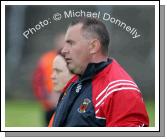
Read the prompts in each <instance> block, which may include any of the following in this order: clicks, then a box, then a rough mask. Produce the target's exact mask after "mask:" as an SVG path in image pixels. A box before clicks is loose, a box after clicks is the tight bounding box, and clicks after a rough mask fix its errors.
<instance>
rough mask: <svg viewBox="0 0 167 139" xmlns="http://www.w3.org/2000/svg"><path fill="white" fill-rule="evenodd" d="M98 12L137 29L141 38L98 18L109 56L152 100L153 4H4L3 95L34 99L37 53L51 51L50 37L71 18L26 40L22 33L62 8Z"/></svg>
mask: <svg viewBox="0 0 167 139" xmlns="http://www.w3.org/2000/svg"><path fill="white" fill-rule="evenodd" d="M70 9H72V10H76V11H77V10H80V9H82V10H85V11H92V12H93V11H96V12H98V11H101V12H107V13H111V16H112V17H114V18H115V19H119V20H121V21H122V22H124V23H126V24H127V25H129V26H131V27H134V28H136V29H137V31H138V33H139V34H141V37H139V38H136V39H133V38H132V35H131V34H129V33H128V32H127V31H125V30H124V29H122V28H121V27H119V26H118V25H115V24H112V23H111V22H109V21H104V20H102V19H101V20H102V21H103V22H104V23H105V24H106V26H107V28H108V30H109V32H110V38H111V42H110V46H109V55H110V56H111V57H113V58H115V59H116V60H118V62H119V63H120V64H121V65H122V66H123V67H124V68H125V70H126V71H127V72H128V73H129V74H130V75H131V76H132V77H133V79H134V80H135V81H136V83H137V84H138V86H139V88H140V90H141V92H142V94H143V97H144V100H146V99H147V100H148V99H149V100H150V99H151V100H153V101H154V97H155V96H154V94H155V92H154V89H155V70H154V66H155V64H154V61H155V57H154V55H155V41H154V40H155V38H154V36H155V30H154V26H155V23H154V20H155V17H154V16H155V13H154V5H148V6H145V5H140V6H137V5H133V6H128V5H127V6H125V5H124V6H121V5H114V6H65V5H64V6H23V5H22V6H17V5H16V6H14V5H13V6H6V17H5V20H6V36H5V37H6V41H5V43H6V46H5V54H6V57H5V68H6V69H5V91H6V92H5V94H6V99H26V100H27V99H34V95H33V90H32V76H33V72H34V69H35V67H36V65H37V62H38V60H39V58H40V56H41V55H42V54H43V53H45V52H47V51H49V50H51V49H52V48H53V47H54V46H53V38H54V37H56V35H57V33H58V32H60V31H62V30H66V28H67V26H68V24H69V23H70V21H71V20H72V19H73V18H69V19H64V20H60V21H59V22H53V21H52V23H51V24H49V25H48V26H45V27H43V28H41V29H40V30H38V31H37V32H36V33H34V34H33V35H31V36H30V38H29V39H26V38H25V37H24V36H23V35H22V33H23V32H24V31H26V30H27V29H29V28H32V27H35V25H36V24H38V23H39V21H43V20H45V19H48V18H50V19H51V18H52V16H53V14H54V13H56V12H60V13H63V11H64V10H66V11H68V10H70Z"/></svg>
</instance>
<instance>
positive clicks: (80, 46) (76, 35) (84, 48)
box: [62, 24, 90, 74]
mask: <svg viewBox="0 0 167 139" xmlns="http://www.w3.org/2000/svg"><path fill="white" fill-rule="evenodd" d="M65 42H66V44H65V46H64V48H63V49H62V54H63V55H64V57H65V59H66V62H67V65H68V68H69V69H70V70H71V72H72V73H75V74H83V73H84V71H85V69H86V67H87V65H88V63H89V62H90V52H89V41H88V40H87V39H86V38H85V37H84V36H83V30H82V24H76V25H74V26H71V27H69V28H68V30H67V32H66V35H65Z"/></svg>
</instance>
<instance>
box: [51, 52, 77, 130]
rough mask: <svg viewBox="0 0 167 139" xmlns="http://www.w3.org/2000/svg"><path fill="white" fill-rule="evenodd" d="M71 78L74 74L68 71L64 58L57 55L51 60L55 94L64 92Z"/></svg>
mask: <svg viewBox="0 0 167 139" xmlns="http://www.w3.org/2000/svg"><path fill="white" fill-rule="evenodd" d="M73 77H74V74H72V73H71V72H70V70H69V69H68V67H67V63H66V61H65V59H64V57H63V56H62V55H57V56H56V57H55V59H54V60H53V73H52V80H53V83H54V85H55V86H54V90H55V92H61V93H62V92H64V91H65V90H66V87H67V86H68V84H69V83H70V82H69V81H70V80H71V79H73ZM68 82H69V83H68ZM59 95H60V93H59ZM54 115H55V113H54V114H53V116H52V118H51V119H50V123H49V127H51V124H52V122H53V117H54Z"/></svg>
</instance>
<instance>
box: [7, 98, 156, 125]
mask: <svg viewBox="0 0 167 139" xmlns="http://www.w3.org/2000/svg"><path fill="white" fill-rule="evenodd" d="M146 107H147V111H148V113H149V118H150V126H152V127H153V126H154V123H155V120H154V119H155V111H154V109H155V105H154V102H153V101H146ZM43 125H44V121H43V112H42V108H41V106H40V105H39V103H37V102H34V101H23V100H22V101H6V105H5V126H6V127H42V126H43Z"/></svg>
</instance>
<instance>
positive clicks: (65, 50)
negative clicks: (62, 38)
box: [61, 45, 69, 55]
mask: <svg viewBox="0 0 167 139" xmlns="http://www.w3.org/2000/svg"><path fill="white" fill-rule="evenodd" d="M68 52H69V50H68V46H67V45H65V46H64V47H63V49H62V50H61V53H62V55H65V54H66V53H68Z"/></svg>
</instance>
